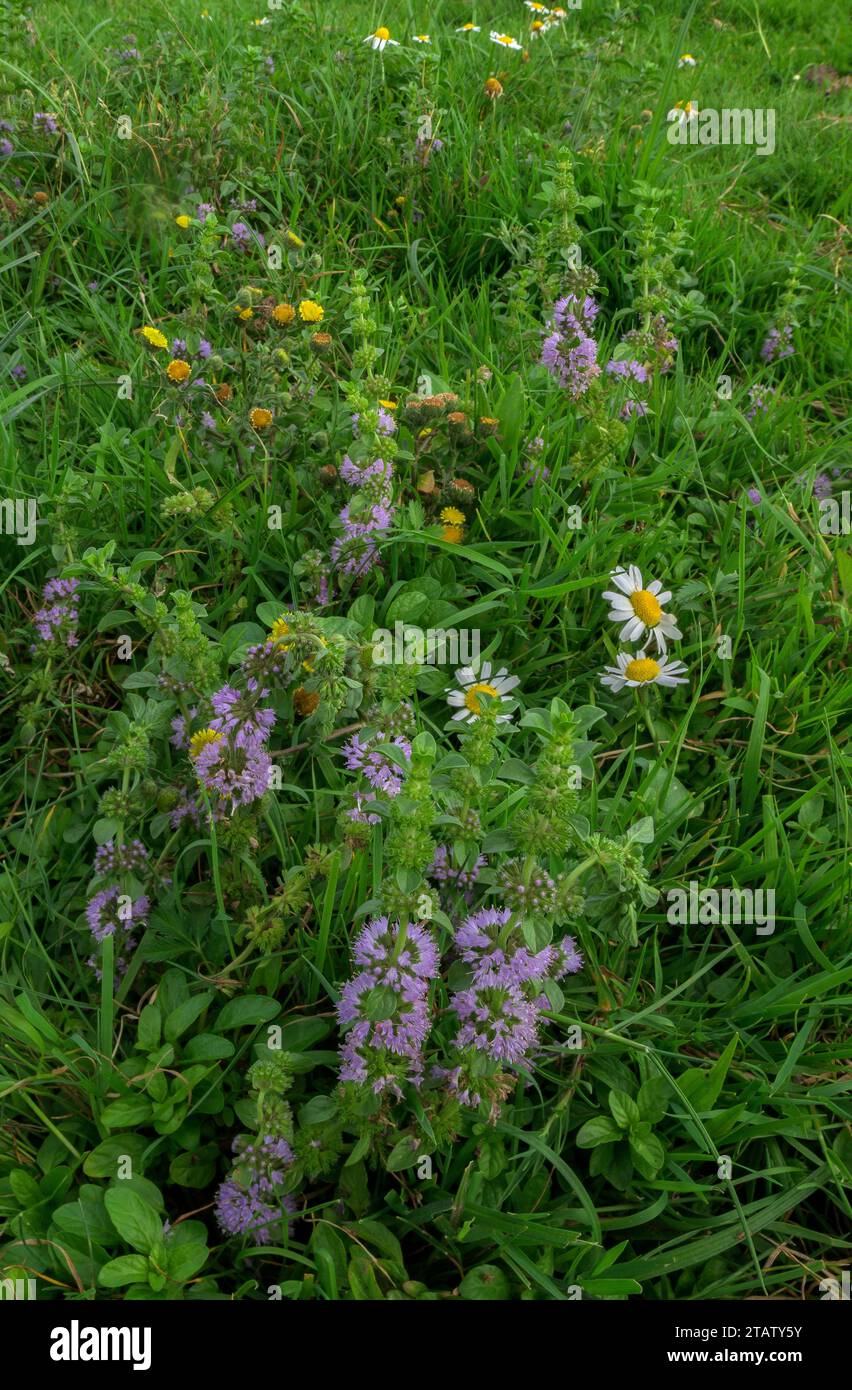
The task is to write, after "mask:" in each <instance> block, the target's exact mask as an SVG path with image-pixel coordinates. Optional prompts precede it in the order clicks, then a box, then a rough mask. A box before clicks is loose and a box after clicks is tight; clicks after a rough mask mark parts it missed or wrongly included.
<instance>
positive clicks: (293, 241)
mask: <svg viewBox="0 0 852 1390" xmlns="http://www.w3.org/2000/svg"><path fill="white" fill-rule="evenodd" d="M287 241H288V242H289V244H290V245H291V246H295V247H296V248H297V249H298V248H299V247H300V246H304V244H305V243H304V242H303V241H302V238H301V237H300V236H296V233H295V232H290V231H288V232H287Z"/></svg>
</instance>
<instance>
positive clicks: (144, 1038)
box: [136, 1004, 162, 1052]
mask: <svg viewBox="0 0 852 1390" xmlns="http://www.w3.org/2000/svg"><path fill="white" fill-rule="evenodd" d="M161 1028H162V1015H161V1014H160V1010H159V1008H158V1007H157V1005H156V1004H146V1005H145V1007H144V1009H143V1010H142V1011H141V1013H140V1014H139V1030H138V1032H137V1035H136V1040H137V1042H138V1044H139V1046H140V1047H141V1049H142V1051H143V1052H150V1051H151V1049H152V1048H154V1047H156V1046H157V1044H158V1043H159V1041H160V1030H161Z"/></svg>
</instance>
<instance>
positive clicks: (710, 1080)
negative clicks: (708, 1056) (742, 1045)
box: [677, 1033, 740, 1111]
mask: <svg viewBox="0 0 852 1390" xmlns="http://www.w3.org/2000/svg"><path fill="white" fill-rule="evenodd" d="M739 1041H740V1038H739V1034H738V1033H735V1034H734V1036H733V1037H732V1038H731V1040H730V1042H729V1043H728V1046H727V1047H726V1048H725V1050H724V1052H723V1053H722V1055H721V1056H720V1057H718V1058H717V1059H716V1061H715V1062H714V1063H713V1065H712V1067H711V1068H710V1070H709V1071H705V1070H704V1069H703V1068H702V1067H693V1068H691V1069H690V1070H689V1071H687V1072H684V1073H683V1075H681V1076H679V1077H678V1079H677V1084H678V1086H679V1087H680V1089H681V1090H682V1091H683V1093H684V1095H685V1096H686V1097H687V1099H688V1100H690V1101H691V1102H692V1104H693V1106H694V1107H695V1109H696V1110H698V1111H701V1110H712V1109H713V1106H714V1105H715V1104H716V1101H717V1100H718V1099H719V1093H720V1092H721V1090H722V1087H723V1086H724V1084H725V1077H726V1076H727V1075H728V1068H729V1066H730V1065H731V1062H732V1061H733V1057H734V1053H735V1052H736V1050H737V1046H738V1044H739Z"/></svg>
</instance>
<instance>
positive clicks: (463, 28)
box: [456, 24, 480, 34]
mask: <svg viewBox="0 0 852 1390" xmlns="http://www.w3.org/2000/svg"><path fill="white" fill-rule="evenodd" d="M479 27H480V26H479V25H478V24H460V25H459V27H458V29H457V30H456V33H457V34H478V33H479Z"/></svg>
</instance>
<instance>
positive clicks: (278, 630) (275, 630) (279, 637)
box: [266, 618, 292, 652]
mask: <svg viewBox="0 0 852 1390" xmlns="http://www.w3.org/2000/svg"><path fill="white" fill-rule="evenodd" d="M289 636H290V624H289V623H288V622H287V619H286V618H276V619H275V622H274V623H273V624H272V627H271V628H270V629H269V636H268V638H267V639H266V640H267V642H274V643H275V645H276V646H279V647H281V649H282V650H283V651H285V652H289V650H290V647H291V646H292V643H290V642H285V641H284V638H285V637H289Z"/></svg>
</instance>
